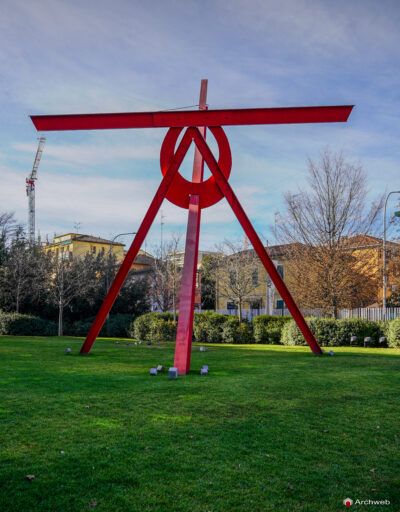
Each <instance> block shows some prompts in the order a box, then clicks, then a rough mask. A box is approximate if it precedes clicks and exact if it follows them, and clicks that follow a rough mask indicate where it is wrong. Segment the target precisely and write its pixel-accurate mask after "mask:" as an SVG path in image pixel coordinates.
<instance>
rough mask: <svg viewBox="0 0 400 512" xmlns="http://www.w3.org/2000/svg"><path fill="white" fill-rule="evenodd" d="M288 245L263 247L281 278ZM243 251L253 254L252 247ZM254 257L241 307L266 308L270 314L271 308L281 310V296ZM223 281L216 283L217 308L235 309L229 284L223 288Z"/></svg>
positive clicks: (282, 305)
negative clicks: (247, 291) (248, 287)
mask: <svg viewBox="0 0 400 512" xmlns="http://www.w3.org/2000/svg"><path fill="white" fill-rule="evenodd" d="M290 246H291V244H284V245H273V246H270V247H266V248H265V249H266V250H267V253H268V255H269V256H270V258H271V259H272V261H273V262H274V264H275V266H276V268H277V270H278V272H279V274H280V275H281V277H282V278H283V279H285V265H286V263H287V258H288V257H287V254H288V252H289V249H290ZM243 252H247V253H252V254H254V255H255V251H254V249H248V250H246V251H243ZM228 257H229V256H228ZM256 258H257V259H256V261H255V265H254V268H253V267H252V268H251V269H250V272H251V280H252V283H251V285H250V288H251V291H250V292H249V293H248V294H247V297H246V299H245V300H244V302H243V304H242V308H243V309H258V310H264V311H265V310H267V313H269V314H272V313H273V310H282V309H283V308H284V303H283V300H282V298H281V296H280V295H279V293H278V292H277V291H276V289H275V286H274V285H273V283H272V282H271V279H270V278H269V276H268V274H267V271H266V270H265V268H264V266H263V265H262V263H261V261H260V260H259V259H258V257H257V256H256ZM217 281H218V280H217ZM223 282H224V279H221V280H220V282H219V284H218V283H217V300H216V302H217V309H218V310H226V309H236V308H237V301H235V300H234V299H233V298H232V293H231V290H230V289H229V288H230V287H229V286H228V287H226V289H224V285H223V284H222V283H223Z"/></svg>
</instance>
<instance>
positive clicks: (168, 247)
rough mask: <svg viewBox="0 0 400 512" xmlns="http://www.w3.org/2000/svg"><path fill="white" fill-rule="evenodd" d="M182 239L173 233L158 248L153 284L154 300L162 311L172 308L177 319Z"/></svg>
mask: <svg viewBox="0 0 400 512" xmlns="http://www.w3.org/2000/svg"><path fill="white" fill-rule="evenodd" d="M180 240H181V236H180V235H179V234H172V235H171V238H170V240H169V241H167V242H164V243H163V245H162V247H160V248H157V249H156V251H155V258H154V260H153V269H152V270H153V272H152V284H151V291H152V296H153V302H156V303H157V305H158V307H159V309H161V311H170V310H171V309H172V310H173V312H174V320H175V321H176V309H177V308H176V304H177V296H178V293H179V289H180V282H181V277H182V265H183V261H181V256H182V251H181V250H180Z"/></svg>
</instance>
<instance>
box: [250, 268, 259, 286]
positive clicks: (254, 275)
mask: <svg viewBox="0 0 400 512" xmlns="http://www.w3.org/2000/svg"><path fill="white" fill-rule="evenodd" d="M251 284H252V285H253V286H258V268H256V269H254V270H253V271H252V273H251Z"/></svg>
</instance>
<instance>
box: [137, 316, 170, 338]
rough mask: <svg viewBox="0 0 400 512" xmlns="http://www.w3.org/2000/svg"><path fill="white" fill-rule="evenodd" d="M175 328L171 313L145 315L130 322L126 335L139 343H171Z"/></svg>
mask: <svg viewBox="0 0 400 512" xmlns="http://www.w3.org/2000/svg"><path fill="white" fill-rule="evenodd" d="M176 327H177V322H174V316H173V314H172V313H146V314H145V315H141V316H139V317H137V318H136V320H135V321H134V322H131V324H130V326H129V329H128V334H129V336H130V337H131V338H135V339H137V340H139V341H173V340H174V339H175V338H176Z"/></svg>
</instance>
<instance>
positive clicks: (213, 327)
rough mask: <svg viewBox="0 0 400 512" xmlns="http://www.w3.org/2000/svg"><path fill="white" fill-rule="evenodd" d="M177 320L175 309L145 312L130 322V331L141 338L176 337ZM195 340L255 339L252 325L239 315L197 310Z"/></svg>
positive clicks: (163, 338)
mask: <svg viewBox="0 0 400 512" xmlns="http://www.w3.org/2000/svg"><path fill="white" fill-rule="evenodd" d="M176 328H177V322H174V321H173V316H172V313H146V314H145V315H142V316H139V317H138V318H136V320H135V321H134V322H132V324H131V325H130V328H129V334H130V336H131V337H132V338H135V339H138V340H140V341H174V340H175V338H176ZM193 341H197V342H200V343H253V342H254V340H253V332H252V326H251V324H249V323H248V322H245V321H244V322H242V324H241V325H240V324H239V320H238V318H237V317H236V316H230V315H221V314H219V313H213V312H209V311H207V312H206V313H195V314H194V318H193Z"/></svg>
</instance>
